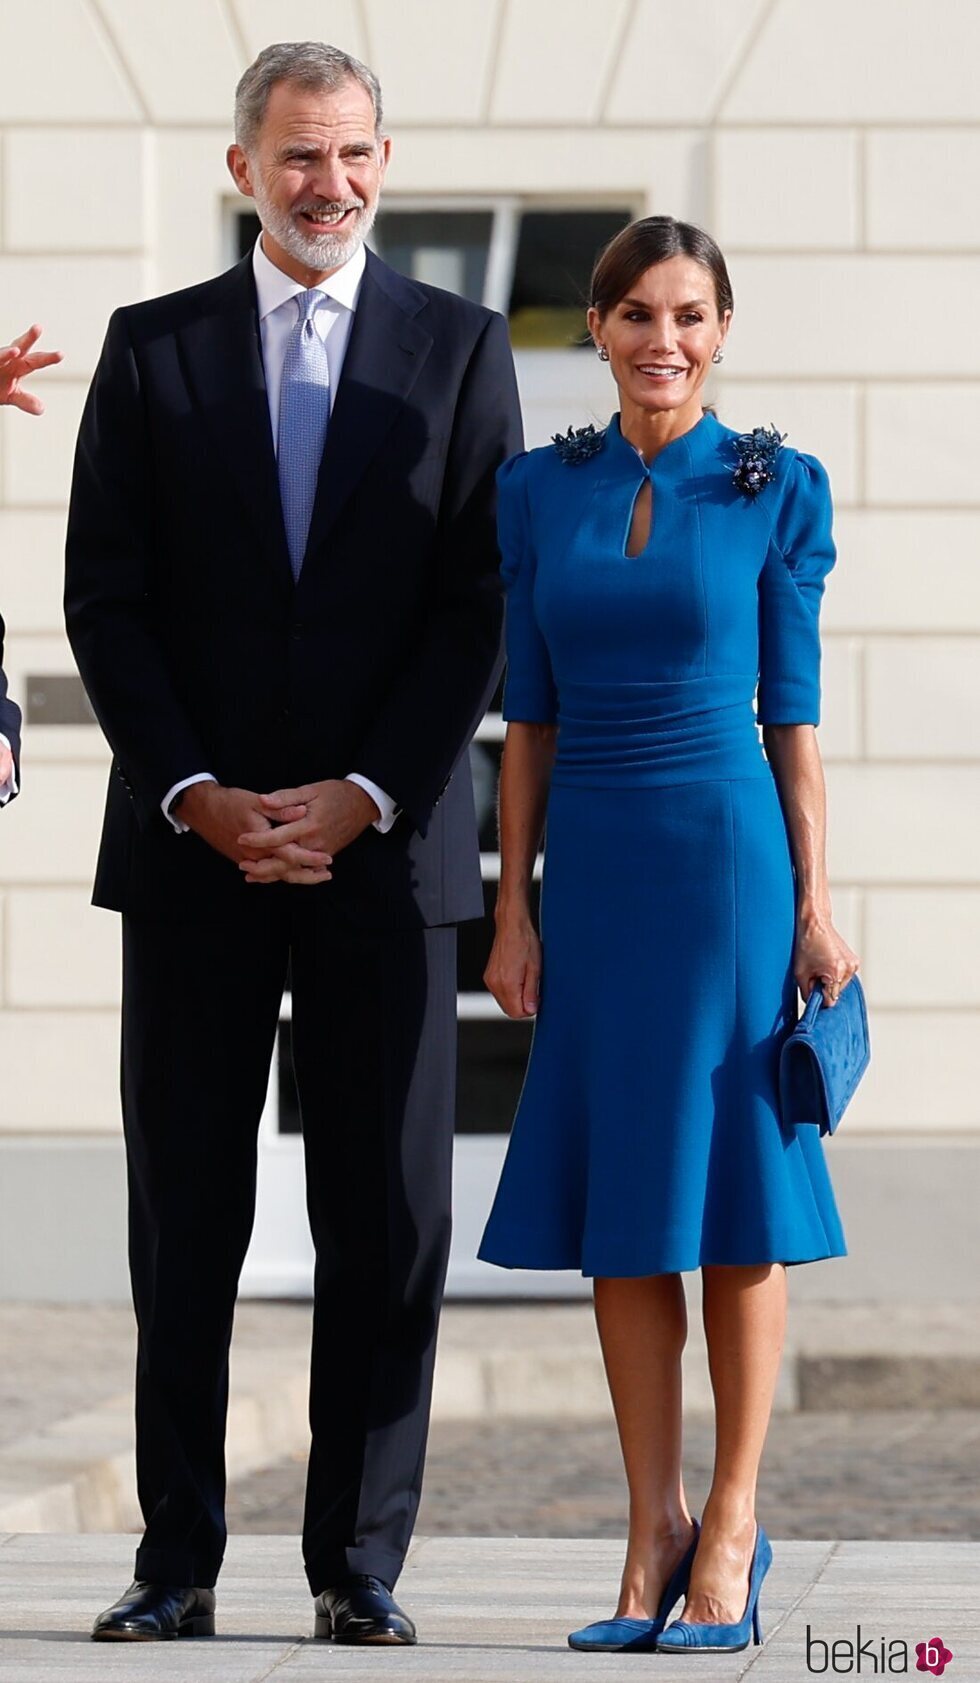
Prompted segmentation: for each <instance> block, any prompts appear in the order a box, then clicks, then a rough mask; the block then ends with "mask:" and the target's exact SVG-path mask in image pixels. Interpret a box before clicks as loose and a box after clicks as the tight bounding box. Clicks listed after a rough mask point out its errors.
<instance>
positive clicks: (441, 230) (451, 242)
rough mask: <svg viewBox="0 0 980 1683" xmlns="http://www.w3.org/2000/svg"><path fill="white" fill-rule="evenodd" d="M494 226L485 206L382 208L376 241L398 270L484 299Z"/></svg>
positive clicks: (378, 247)
mask: <svg viewBox="0 0 980 1683" xmlns="http://www.w3.org/2000/svg"><path fill="white" fill-rule="evenodd" d="M492 228H493V212H492V211H489V210H381V211H379V212H378V219H377V221H376V223H375V225H374V243H375V246H376V248H377V251H378V255H379V256H380V257H383V258H384V260H385V262H386V263H390V264H391V267H392V268H393V269H397V270H398V271H399V273H400V274H403V275H408V276H409V277H410V278H411V279H412V280H418V281H425V282H426V284H427V285H429V286H441V287H444V288H445V289H446V291H447V292H458V293H459V294H460V296H461V297H463V298H471V299H472V300H473V302H474V303H476V304H482V303H483V288H484V283H485V280H486V273H487V253H488V251H489V249H490V234H491V231H492Z"/></svg>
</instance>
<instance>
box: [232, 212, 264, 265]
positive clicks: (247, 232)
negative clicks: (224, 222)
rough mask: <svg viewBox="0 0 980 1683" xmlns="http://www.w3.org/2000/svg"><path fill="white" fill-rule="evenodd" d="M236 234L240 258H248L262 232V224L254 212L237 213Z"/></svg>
mask: <svg viewBox="0 0 980 1683" xmlns="http://www.w3.org/2000/svg"><path fill="white" fill-rule="evenodd" d="M235 232H236V234H237V236H238V256H239V257H247V256H248V254H249V252H250V251H251V249H252V247H253V245H254V244H255V242H256V240H257V239H258V237H259V234H260V233H261V232H262V224H261V222H260V221H259V219H258V217H257V216H256V214H255V212H254V210H239V211H236V212H235Z"/></svg>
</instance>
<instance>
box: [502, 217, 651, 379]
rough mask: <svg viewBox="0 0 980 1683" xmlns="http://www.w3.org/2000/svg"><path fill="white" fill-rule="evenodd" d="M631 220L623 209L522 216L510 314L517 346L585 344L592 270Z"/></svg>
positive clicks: (512, 339)
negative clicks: (599, 256) (603, 252)
mask: <svg viewBox="0 0 980 1683" xmlns="http://www.w3.org/2000/svg"><path fill="white" fill-rule="evenodd" d="M631 220H632V212H631V211H629V210H625V209H623V210H529V211H525V212H524V214H523V215H522V216H521V224H520V234H519V237H518V244H517V263H516V266H515V270H514V284H513V288H512V290H511V297H510V309H509V311H508V314H509V317H510V337H511V343H512V344H513V345H514V346H516V347H518V348H520V347H533V346H541V345H544V346H548V345H557V346H567V345H578V344H580V343H581V342H582V339H583V336H584V334H585V311H586V307H587V304H588V297H589V279H590V277H591V274H592V265H593V263H594V262H595V260H596V257H597V255H598V253H599V250H600V248H601V247H602V246H604V245H605V244H606V241H607V240H611V239H612V237H613V235H614V234H618V233H619V230H620V229H621V228H625V226H626V224H627V222H629V221H631Z"/></svg>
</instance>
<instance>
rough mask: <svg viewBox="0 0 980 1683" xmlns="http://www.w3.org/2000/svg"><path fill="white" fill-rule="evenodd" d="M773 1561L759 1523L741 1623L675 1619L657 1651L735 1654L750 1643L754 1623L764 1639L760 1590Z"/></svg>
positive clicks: (757, 1635) (755, 1631)
mask: <svg viewBox="0 0 980 1683" xmlns="http://www.w3.org/2000/svg"><path fill="white" fill-rule="evenodd" d="M771 1565H772V1547H771V1545H770V1542H769V1538H768V1537H767V1536H766V1534H765V1532H764V1531H763V1529H762V1526H761V1525H759V1524H758V1523H757V1524H756V1528H755V1548H754V1549H753V1551H752V1567H751V1570H750V1572H749V1594H748V1600H747V1601H746V1603H745V1612H744V1613H743V1614H742V1617H741V1618H740V1619H739V1621H738V1624H735V1625H698V1624H687V1623H685V1621H684V1620H683V1619H675V1620H674V1622H673V1624H671V1625H668V1626H667V1628H666V1630H665V1631H664V1632H663V1633H662V1635H660V1636H658V1638H657V1643H656V1648H657V1653H658V1654H693V1653H694V1652H695V1650H698V1651H699V1652H700V1653H702V1654H705V1653H707V1654H733V1653H735V1652H737V1650H738V1649H739V1648H747V1647H748V1645H749V1628H750V1627H751V1630H752V1635H753V1637H754V1638H755V1641H756V1643H757V1644H758V1643H760V1642H761V1641H762V1626H761V1624H760V1623H759V1591H760V1589H761V1588H762V1580H763V1578H764V1577H765V1575H766V1573H767V1572H768V1570H769V1568H770V1566H771Z"/></svg>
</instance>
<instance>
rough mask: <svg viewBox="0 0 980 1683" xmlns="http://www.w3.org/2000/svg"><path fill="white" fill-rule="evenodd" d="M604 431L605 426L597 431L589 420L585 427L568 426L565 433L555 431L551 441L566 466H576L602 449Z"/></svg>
mask: <svg viewBox="0 0 980 1683" xmlns="http://www.w3.org/2000/svg"><path fill="white" fill-rule="evenodd" d="M605 432H606V429H605V427H603V429H602V431H601V432H597V431H596V429H595V427H594V426H593V425H592V422H591V421H590V422H589V424H588V426H587V427H577V428H576V427H569V429H568V431H567V432H566V433H561V432H556V433H555V435H554V438H553V439H552V443H553V444H554V447H555V449H556V450H557V451H558V454H559V456H560V457H561V459H562V461H563V462H564V463H565V465H566V467H576V466H577V465H578V463H579V462H587V461H588V459H589V457H590V456H594V455H596V453H597V452H598V451H599V450H601V449H602V441H603V438H604V437H605Z"/></svg>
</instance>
